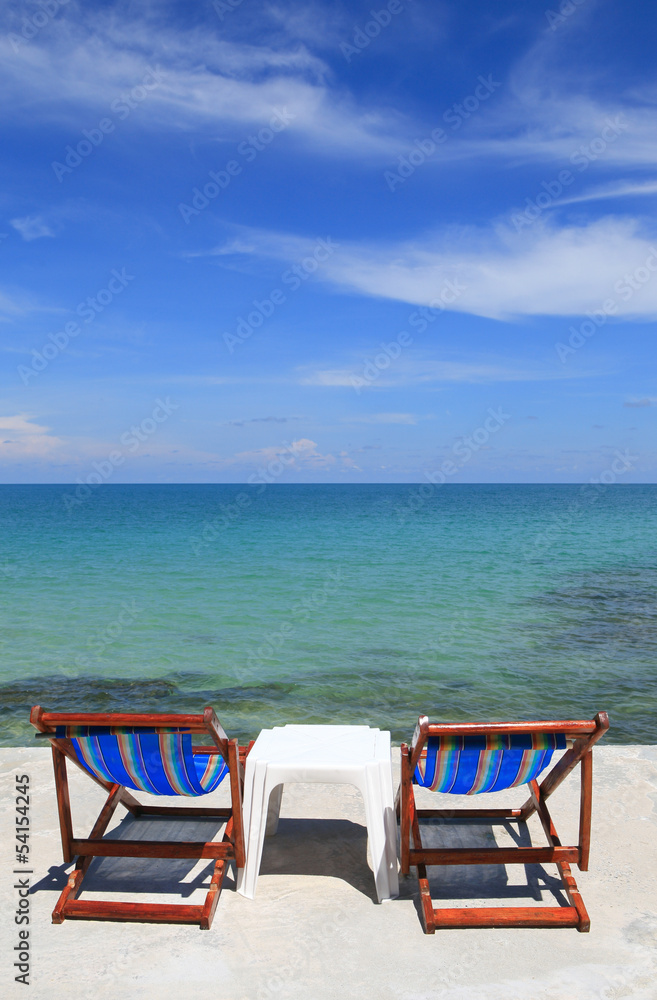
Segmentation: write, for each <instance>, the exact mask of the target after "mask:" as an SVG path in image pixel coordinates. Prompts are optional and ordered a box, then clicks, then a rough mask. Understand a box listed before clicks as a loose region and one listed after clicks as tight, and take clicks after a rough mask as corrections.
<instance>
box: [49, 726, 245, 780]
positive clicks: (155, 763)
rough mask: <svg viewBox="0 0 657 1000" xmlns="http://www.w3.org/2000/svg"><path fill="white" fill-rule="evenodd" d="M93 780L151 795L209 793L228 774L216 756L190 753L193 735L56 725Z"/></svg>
mask: <svg viewBox="0 0 657 1000" xmlns="http://www.w3.org/2000/svg"><path fill="white" fill-rule="evenodd" d="M57 736H58V737H60V738H63V737H68V738H69V739H70V740H71V743H72V744H73V748H74V750H75V753H76V754H77V757H78V760H79V761H80V763H81V764H82V766H83V767H84V768H85V769H86V770H87V771H89V772H90V773H91V774H92V775H94V776H95V777H96V778H101V779H104V780H105V781H111V782H115V783H116V784H119V785H124V786H125V787H126V788H134V789H136V790H138V791H142V792H150V793H151V794H152V795H193V796H198V795H207V794H208V792H213V791H214V790H215V788H218V786H219V785H220V784H221V782H222V781H223V779H224V778H225V777H226V775H227V774H228V765H227V764H226V762H225V761H224V759H223V757H222V756H221V754H220V753H212V754H207V753H205V754H203V753H201V754H199V753H193V752H192V737H191V733H188V732H184V733H183V732H180V731H178V730H177V729H171V730H170V731H168V732H162V730H161V729H160V730H159V731H158V732H156V731H155V730H153V729H145V728H133V729H129V728H124V727H122V728H121V729H109V728H101V727H99V726H93V727H87V726H68V727H65V726H58V727H57Z"/></svg>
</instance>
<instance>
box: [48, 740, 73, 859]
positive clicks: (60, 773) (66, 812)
mask: <svg viewBox="0 0 657 1000" xmlns="http://www.w3.org/2000/svg"><path fill="white" fill-rule="evenodd" d="M52 764H53V769H54V771H55V790H56V792H57V811H58V813H59V829H60V833H61V837H62V854H63V855H64V861H65V862H66V864H69V863H70V862H71V861H72V860H73V852H72V850H71V842H72V841H73V823H72V820H71V799H70V795H69V791H68V776H67V774H66V757H65V756H64V754H63V753H62V752H61V751H60V750H58V749H57V747H55V746H53V748H52Z"/></svg>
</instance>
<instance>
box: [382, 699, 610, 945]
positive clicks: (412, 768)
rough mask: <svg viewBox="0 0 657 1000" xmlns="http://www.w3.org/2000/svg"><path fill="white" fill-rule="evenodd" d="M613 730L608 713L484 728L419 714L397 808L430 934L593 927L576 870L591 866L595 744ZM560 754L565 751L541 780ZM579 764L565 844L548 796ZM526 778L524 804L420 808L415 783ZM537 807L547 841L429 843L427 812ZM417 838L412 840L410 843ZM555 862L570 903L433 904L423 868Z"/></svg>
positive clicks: (404, 758) (442, 785)
mask: <svg viewBox="0 0 657 1000" xmlns="http://www.w3.org/2000/svg"><path fill="white" fill-rule="evenodd" d="M608 728H609V720H608V718H607V714H606V713H605V712H599V713H598V714H597V715H596V716H595V718H594V719H593V720H592V721H590V722H589V721H583V722H581V721H580V722H573V721H565V722H515V723H506V722H505V723H491V724H488V725H486V724H482V725H470V724H458V725H457V724H455V725H438V724H434V723H430V722H429V720H428V718H427V717H426V716H420V718H419V720H418V724H417V727H416V729H415V734H414V736H413V740H412V743H411V746H410V748H409V747H408V746H407V745H406V744H404V743H402V747H401V785H400V789H399V797H398V801H397V808H398V811H399V814H400V825H401V870H402V874H403V875H408V873H409V869H410V867H411V866H413V867H415V868H417V874H418V879H419V883H420V900H421V905H422V917H423V922H424V930H425V933H426V934H433V933H434V931H435V930H436V928H441V927H576V928H577V929H578V930H579V931H588V930H589V927H590V921H589V916H588V914H587V912H586V908H585V907H584V903H583V901H582V897H581V896H580V893H579V891H578V889H577V884H576V882H575V879H574V878H573V875H572V871H571V868H570V864H571V862H575V863H576V864H577V866H578V868H579V869H580V871H587V869H588V863H589V843H590V832H591V792H592V753H591V750H592V747H593V745H594V744H595V743H596V742H597V741H598V740H599V739H600V737H601V736H603V735H604V733H605V732H606V731H607V729H608ZM557 750H566V753H565V754H563V756H562V757H561V758H560V759H559V760H558V761H557V763H556V764H555V765H554V766H553V767H552V769H551V770H550V771H548V773H547V776H546V777H544V778H543V780H542V781H541V783H540V785H539V783H538V780H537V779H538V777H539V775H540V774H541V772H542V771H544V770H545V769H546V768H547V767H548V766H549V764H550V762H551V759H552V755H553V753H554V752H555V751H557ZM577 765H579V766H580V769H581V797H580V816H579V842H578V844H577V845H576V846H574V847H565V846H563V845H562V843H561V840H560V839H559V837H558V835H557V831H556V830H555V828H554V824H553V822H552V817H551V816H550V813H549V812H548V807H547V799H548V798H549V796H550V795H552V793H553V792H554V791H555V789H556V788H558V787H559V785H560V784H561V782H562V781H563V780H564V778H566V777H567V776H568V775H569V774H570V772H571V771H572V770H573V768H575V767H576V766H577ZM522 784H527V785H528V786H529V798H528V799H527V801H526V802H525V803H524V805H523V806H521V807H520V808H519V809H453V810H452V809H449V810H448V809H417V808H416V805H415V791H414V786H415V785H418V786H421V787H424V788H429V789H431V790H433V791H436V792H450V793H452V794H465V795H473V794H476V793H478V792H496V791H501V790H502V789H505V788H511V787H513V786H515V785H522ZM534 812H536V813H537V814H538V818H539V820H540V822H541V825H542V827H543V830H544V832H545V836H546V838H547V841H548V845H549V846H548V847H494V848H490V849H488V848H486V849H482V848H473V849H469V848H445V849H438V848H428V847H424V846H423V844H422V838H421V835H420V823H419V821H420V820H422V819H425V818H442V819H452V818H454V819H464V820H468V819H489V820H491V821H492V822H498V823H504V822H507V823H508V822H509V821H514V822H517V823H523V822H525V821H526V820H527V819H528V817H529V816H531V815H532V813H534ZM411 837H412V841H413V846H412V847H411V843H410V841H411ZM550 862H551V863H553V864H556V865H557V867H558V869H559V873H560V876H561V882H562V885H563V889H564V892H565V894H566V896H567V898H568V901H569V903H570V906H552V907H547V906H545V907H544V906H535V907H519V906H516V907H506V906H500V907H479V908H469V907H463V908H454V909H447V908H434V906H433V901H432V899H431V892H430V890H429V882H428V880H427V869H426V866H427V865H489V864H501V865H508V864H540V863H550Z"/></svg>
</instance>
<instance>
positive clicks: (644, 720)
mask: <svg viewBox="0 0 657 1000" xmlns="http://www.w3.org/2000/svg"><path fill="white" fill-rule="evenodd" d="M67 498H68V499H67ZM72 498H74V499H79V500H80V502H79V503H73V502H72ZM0 509H1V514H2V544H1V547H0V592H1V595H2V597H1V609H2V610H1V617H0V629H1V631H0V718H1V721H2V738H1V742H2V743H3V744H5V745H8V744H9V745H11V744H26V743H31V742H32V732H33V731H32V729H31V727H30V726H29V725H28V724H26V719H27V716H28V713H29V708H30V706H31V705H32V704H34V703H37V702H39V703H41V704H42V705H44V706H45V707H48V708H51V709H59V710H63V711H64V710H73V709H75V708H76V707H80V708H81V707H84V708H86V709H88V710H93V711H98V710H105V711H106V710H110V709H119V710H154V711H160V710H162V711H163V710H174V711H175V710H180V711H199V710H201V709H202V708H203V707H204V706H205V705H206V704H212V705H213V706H214V707H215V708H216V710H217V712H218V714H219V717H220V718H221V720H222V721H223V723H224V726H225V727H226V729H227V730H228V732H229V734H230V735H236V736H239V737H240V739H245V738H247V737H255V736H256V735H257V733H258V732H259V730H260V729H261V728H262V727H264V726H272V725H280V724H283V723H285V722H306V723H320V722H323V723H326V722H336V723H366V724H370V725H378V726H381V727H383V728H386V729H390V730H391V731H392V733H393V738H394V739H395V740H397V741H399V740H401V739H404V738H408V737H409V736H410V735H411V733H412V730H413V726H414V723H415V721H416V720H417V716H418V714H419V713H420V712H422V713H426V714H428V715H430V716H433V717H434V718H435V719H436V720H441V721H447V720H474V719H486V720H487V719H494V718H495V719H506V718H549V717H554V718H560V717H563V718H567V717H571V718H572V717H576V718H577V717H588V716H591V715H592V714H593V713H594V712H595V711H597V710H599V709H606V710H607V711H609V713H610V716H611V723H612V728H611V730H610V733H609V737H608V739H609V740H610V741H612V742H617V743H647V742H648V743H649V742H652V743H655V742H657V721H656V719H657V716H656V708H657V694H656V688H655V677H656V674H657V666H656V663H657V657H656V655H655V654H656V653H657V603H656V598H657V558H656V557H657V486H626V485H623V486H613V487H601V488H598V487H593V486H584V487H582V486H524V485H506V486H488V485H454V484H449V485H445V486H443V487H440V488H434V487H431V486H430V485H429V484H428V483H427V484H426V485H425V487H420V486H407V485H372V486H339V485H336V486H319V485H318V486H315V485H304V486H292V485H273V486H266V487H263V486H260V487H252V486H223V485H222V486H215V485H188V486H173V485H172V486H103V487H99V488H97V489H95V490H94V491H93V492H92V493H91V495H89V496H88V497H81V498H76V497H75V493H74V490H73V487H66V486H0Z"/></svg>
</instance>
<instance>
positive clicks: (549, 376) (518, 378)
mask: <svg viewBox="0 0 657 1000" xmlns="http://www.w3.org/2000/svg"><path fill="white" fill-rule="evenodd" d="M366 365H367V362H364V361H363V360H362V359H360V360H359V361H355V362H354V363H353V367H351V368H340V369H335V368H334V369H329V370H324V369H321V368H318V369H307V370H305V371H303V373H302V374H301V377H300V378H299V384H300V385H316V386H324V387H326V388H349V389H352V390H353V389H356V388H358V389H359V390H360V389H362V388H367V389H368V390H370V389H389V388H391V387H393V388H401V387H404V386H421V385H425V386H430V385H440V384H449V383H464V384H470V385H487V384H494V383H496V382H547V381H553V380H555V379H559V380H561V379H571V378H575V377H577V378H585V377H590V376H591V375H596V374H599V372H595V371H582V370H581V369H577V371H570V370H567V369H566V368H565V366H564V365H559V366H558V367H557V366H556V365H553V366H546V367H544V368H518V367H515V366H513V365H509V364H491V363H489V362H482V361H436V360H434V359H432V358H423V357H418V356H417V354H415V355H413V356H411V355H409V354H406V355H403V356H401V357H400V358H399V359H398V360H396V361H395V362H394V364H391V365H390V366H389V367H388V368H386V369H382V370H379V371H378V373H377V374H375V376H374V377H373V378H372V377H371V370H370V373H369V375H368V371H366V370H365V366H366ZM374 371H375V372H376V369H374ZM344 419H345V420H348V421H349V422H350V423H351V422H353V421H360V422H361V423H415V422H416V421H417V419H418V418H417V417H414V416H413V415H412V414H407V413H380V414H374V415H372V416H365V417H345V418H344Z"/></svg>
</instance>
